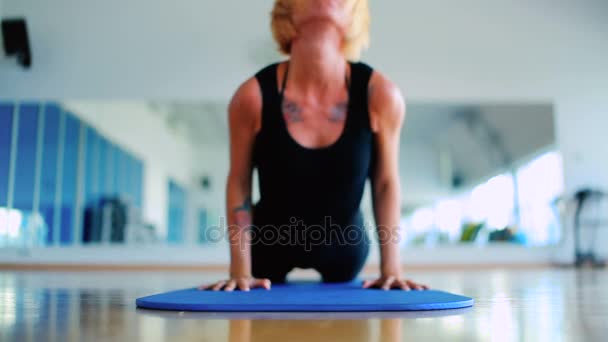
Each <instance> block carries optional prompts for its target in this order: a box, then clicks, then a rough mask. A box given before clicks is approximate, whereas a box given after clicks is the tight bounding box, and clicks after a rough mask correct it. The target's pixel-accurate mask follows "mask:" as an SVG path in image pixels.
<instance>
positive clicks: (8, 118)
mask: <svg viewBox="0 0 608 342" xmlns="http://www.w3.org/2000/svg"><path fill="white" fill-rule="evenodd" d="M13 108H14V106H13V105H12V104H10V103H0V207H6V205H7V202H8V197H7V196H8V176H9V167H10V165H9V163H10V160H11V157H10V155H11V138H12V129H13Z"/></svg>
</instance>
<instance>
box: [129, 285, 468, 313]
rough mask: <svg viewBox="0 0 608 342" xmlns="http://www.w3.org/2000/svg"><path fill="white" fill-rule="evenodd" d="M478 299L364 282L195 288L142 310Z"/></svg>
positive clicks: (316, 307) (312, 308)
mask: <svg viewBox="0 0 608 342" xmlns="http://www.w3.org/2000/svg"><path fill="white" fill-rule="evenodd" d="M473 303H474V301H473V299H472V298H469V297H464V296H459V295H455V294H451V293H447V292H442V291H435V290H428V291H403V290H391V291H383V290H380V289H363V288H362V283H361V281H354V282H350V283H338V284H320V283H301V282H300V283H290V284H284V285H274V286H273V287H272V290H270V291H268V290H264V289H254V290H251V291H249V292H244V291H235V292H214V291H199V290H197V289H195V288H191V289H185V290H179V291H172V292H167V293H162V294H157V295H153V296H148V297H143V298H138V299H137V300H136V304H137V306H138V307H139V308H145V309H155V310H172V311H201V312H369V311H376V312H382V311H427V310H447V309H461V308H467V307H471V306H473Z"/></svg>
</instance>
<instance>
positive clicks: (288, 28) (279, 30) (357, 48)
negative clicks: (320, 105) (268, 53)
mask: <svg viewBox="0 0 608 342" xmlns="http://www.w3.org/2000/svg"><path fill="white" fill-rule="evenodd" d="M293 3H294V0H275V2H274V8H273V9H272V14H271V16H272V20H271V29H272V35H273V37H274V40H275V41H276V42H277V44H278V45H279V51H281V52H282V53H284V54H286V55H289V54H290V53H291V43H292V41H293V39H294V38H295V36H296V29H295V27H294V25H293V22H292V11H293ZM347 5H351V6H352V15H353V17H352V22H351V24H350V27H348V29H347V31H346V44H345V46H344V51H343V52H344V55H345V57H346V58H347V59H349V60H352V61H358V60H359V58H360V57H361V52H362V51H363V50H364V49H366V48H368V47H369V40H370V39H369V24H370V15H369V5H368V1H367V0H347Z"/></svg>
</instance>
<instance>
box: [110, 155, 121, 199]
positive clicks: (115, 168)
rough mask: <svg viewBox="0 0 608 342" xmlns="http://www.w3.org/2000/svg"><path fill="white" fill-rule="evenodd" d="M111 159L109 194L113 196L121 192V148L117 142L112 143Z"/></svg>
mask: <svg viewBox="0 0 608 342" xmlns="http://www.w3.org/2000/svg"><path fill="white" fill-rule="evenodd" d="M109 159H110V160H111V161H110V165H111V168H110V170H111V171H110V172H111V173H110V174H111V175H112V176H111V177H110V179H111V180H110V190H109V194H110V195H111V196H117V195H119V194H120V189H119V184H118V178H119V177H120V149H119V147H118V146H116V145H115V144H110V153H109Z"/></svg>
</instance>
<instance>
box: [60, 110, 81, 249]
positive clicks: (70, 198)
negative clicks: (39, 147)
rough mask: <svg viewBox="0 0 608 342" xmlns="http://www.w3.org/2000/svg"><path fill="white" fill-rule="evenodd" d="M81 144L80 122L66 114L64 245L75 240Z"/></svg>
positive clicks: (63, 186) (63, 189) (63, 191)
mask: <svg viewBox="0 0 608 342" xmlns="http://www.w3.org/2000/svg"><path fill="white" fill-rule="evenodd" d="M79 144H80V121H79V120H78V119H77V118H76V117H74V116H73V115H71V114H66V118H65V143H64V149H63V175H62V176H63V177H62V179H63V181H62V190H61V230H60V232H61V233H60V241H61V243H62V244H70V243H72V242H73V239H74V232H73V227H74V218H75V213H76V191H77V179H78V148H79Z"/></svg>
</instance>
